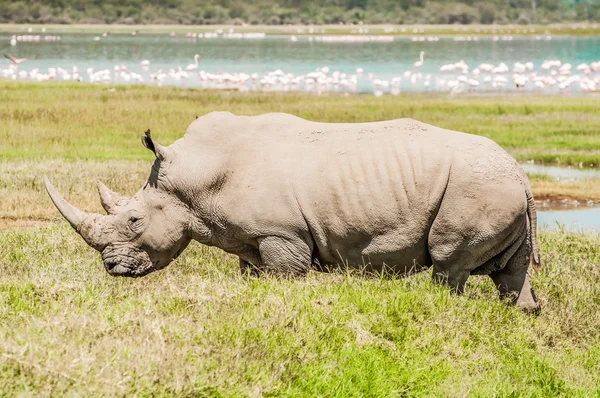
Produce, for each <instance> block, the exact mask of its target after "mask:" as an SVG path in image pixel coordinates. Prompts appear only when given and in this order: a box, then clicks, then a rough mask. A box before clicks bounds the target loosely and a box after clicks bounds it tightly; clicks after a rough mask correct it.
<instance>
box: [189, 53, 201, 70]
mask: <svg viewBox="0 0 600 398" xmlns="http://www.w3.org/2000/svg"><path fill="white" fill-rule="evenodd" d="M199 59H200V55H198V54H196V55H194V63H193V64H189V65H188V66H186V67H185V70H186V71H188V72H191V71H193V70H196V69H198V60H199Z"/></svg>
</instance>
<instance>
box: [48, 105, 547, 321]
mask: <svg viewBox="0 0 600 398" xmlns="http://www.w3.org/2000/svg"><path fill="white" fill-rule="evenodd" d="M142 142H143V143H144V145H145V146H146V147H147V148H149V149H151V150H152V151H153V152H154V153H155V155H156V159H155V161H154V163H153V165H152V170H151V172H150V176H149V178H148V181H147V182H146V184H145V185H144V187H143V188H142V189H141V190H140V191H139V192H138V193H137V194H136V195H135V196H134V197H133V198H131V199H127V198H124V197H122V196H120V195H119V194H116V193H114V192H111V191H110V190H109V189H108V188H106V187H105V186H104V185H102V183H100V182H99V183H98V187H99V192H100V198H101V201H102V205H103V207H104V209H105V210H106V211H107V213H108V215H100V214H88V213H85V212H82V211H80V210H78V209H77V208H75V207H73V206H71V205H70V204H69V203H67V202H66V201H65V200H64V199H63V198H62V197H61V196H60V194H59V193H58V192H57V191H56V190H55V189H54V187H53V186H52V185H51V183H50V182H49V181H48V179H46V180H45V183H46V188H47V190H48V193H49V194H50V197H51V198H52V200H53V202H54V204H55V205H56V207H57V208H58V210H59V211H60V212H61V214H62V215H63V216H64V217H65V218H66V219H67V220H68V221H69V223H70V224H71V225H72V226H73V228H75V230H76V231H77V232H78V233H79V234H80V235H81V236H82V237H83V239H85V241H86V242H87V243H88V244H89V245H90V246H92V247H93V248H95V249H97V250H98V251H100V252H101V253H102V258H103V261H104V266H105V268H106V270H107V271H108V272H109V273H110V274H111V275H122V276H142V275H146V274H148V273H149V272H152V271H155V270H158V269H161V268H164V267H166V266H167V265H168V264H169V263H170V262H171V261H172V260H173V259H174V258H176V257H177V256H178V255H179V254H180V253H181V252H182V251H183V250H184V249H185V247H186V246H187V245H188V243H189V242H190V240H192V239H193V240H196V241H198V242H200V243H203V244H205V245H211V246H217V247H219V248H221V249H223V250H225V251H226V252H228V253H232V254H235V255H237V256H239V259H240V266H241V268H242V271H245V270H246V271H250V272H254V273H261V272H267V273H271V274H277V275H301V274H304V273H306V272H307V271H308V270H310V269H311V268H316V269H319V270H328V269H331V267H334V266H344V267H351V268H364V269H365V270H366V271H368V272H369V271H370V272H381V271H384V270H385V271H386V272H392V273H396V274H407V273H411V272H416V271H419V270H423V269H426V268H428V267H430V266H433V279H434V280H436V281H440V282H443V283H446V284H448V285H449V286H450V287H451V288H453V290H455V291H457V292H462V291H463V288H464V285H465V282H466V280H467V278H468V276H469V275H478V274H485V275H489V276H490V277H491V278H492V280H493V281H494V283H495V284H496V286H497V287H498V289H499V292H500V295H501V296H509V297H512V299H513V302H515V303H516V304H517V305H519V306H521V307H523V308H524V309H528V310H535V309H538V308H539V306H538V303H537V301H536V299H535V296H534V294H533V291H532V290H531V288H530V285H529V279H528V275H527V270H528V267H529V265H530V263H533V265H534V266H536V265H539V258H538V253H537V249H536V212H535V204H534V201H533V197H532V195H531V190H530V186H529V182H528V180H527V177H526V175H525V174H524V172H523V170H522V169H521V168H520V166H519V165H518V163H517V162H516V161H515V160H514V159H513V158H512V157H511V156H510V155H508V154H507V153H506V152H505V151H504V150H503V149H502V148H500V147H499V146H498V145H497V144H495V143H494V142H493V141H491V140H489V139H487V138H484V137H480V136H476V135H470V134H465V133H460V132H455V131H449V130H444V129H441V128H437V127H434V126H431V125H428V124H425V123H421V122H418V121H415V120H412V119H398V120H392V121H385V122H376V123H356V124H342V123H316V122H311V121H307V120H304V119H301V118H298V117H295V116H292V115H287V114H281V113H271V114H265V115H260V116H235V115H233V114H231V113H228V112H213V113H209V114H207V115H205V116H203V117H200V118H198V119H197V120H196V121H194V122H193V123H192V124H191V125H190V126H189V128H188V129H187V132H186V134H185V136H184V137H183V138H182V139H180V140H178V141H176V142H175V143H174V144H172V145H170V146H168V147H164V146H161V145H160V144H158V143H157V142H156V141H154V140H153V139H152V137H151V135H150V132H149V131H147V132H146V135H145V136H144V137H142Z"/></svg>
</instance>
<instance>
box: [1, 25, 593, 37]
mask: <svg viewBox="0 0 600 398" xmlns="http://www.w3.org/2000/svg"><path fill="white" fill-rule="evenodd" d="M29 28H33V34H44V33H42V32H41V29H42V28H46V32H45V33H46V34H52V33H63V32H64V33H68V32H72V33H75V32H81V33H102V32H111V33H126V34H129V33H131V32H133V31H138V32H139V33H141V34H145V33H170V32H176V33H178V34H185V33H187V32H196V33H200V32H215V31H216V30H217V29H222V30H223V31H225V32H228V31H229V29H234V31H235V32H240V33H247V32H261V33H266V34H268V35H310V34H314V35H322V34H327V35H356V34H359V33H358V29H359V28H362V29H365V28H366V29H368V33H366V34H367V35H386V36H387V35H396V36H415V35H416V36H431V35H436V36H496V35H498V36H502V35H515V36H536V35H555V36H556V35H558V36H597V35H600V25H599V24H597V23H593V24H589V23H581V22H577V23H571V24H568V23H563V24H550V25H477V24H474V25H422V24H421V25H394V24H382V25H364V26H356V25H355V26H347V25H313V32H312V33H311V31H310V27H309V26H306V25H282V26H277V25H247V26H232V25H195V26H194V25H118V24H113V25H101V24H100V25H98V24H94V25H85V24H73V25H53V24H47V25H35V24H21V25H19V24H0V32H10V33H25V34H26V33H28V31H27V30H28V29H29ZM389 28H393V29H394V30H393V31H388V30H387V29H389ZM299 29H300V31H299ZM363 35H364V34H363Z"/></svg>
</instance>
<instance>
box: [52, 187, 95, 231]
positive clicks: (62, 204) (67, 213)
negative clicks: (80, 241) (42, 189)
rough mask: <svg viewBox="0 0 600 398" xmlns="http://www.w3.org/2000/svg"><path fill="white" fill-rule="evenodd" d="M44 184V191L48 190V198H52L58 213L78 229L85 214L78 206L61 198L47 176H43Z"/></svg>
mask: <svg viewBox="0 0 600 398" xmlns="http://www.w3.org/2000/svg"><path fill="white" fill-rule="evenodd" d="M44 185H45V186H46V191H48V195H50V199H52V202H53V203H54V206H56V208H57V209H58V211H59V212H60V214H62V216H63V217H64V218H66V219H67V221H68V222H69V224H71V226H72V227H73V228H75V230H77V231H79V229H78V228H79V226H80V225H81V223H82V222H83V220H85V218H86V214H85V213H84V212H82V211H81V210H79V209H78V208H76V207H75V206H73V205H72V204H70V203H69V202H67V201H66V200H65V198H63V197H62V195H61V194H59V193H58V191H57V190H56V188H54V185H52V183H51V182H50V180H49V179H48V177H45V176H44Z"/></svg>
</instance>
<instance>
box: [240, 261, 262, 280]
mask: <svg viewBox="0 0 600 398" xmlns="http://www.w3.org/2000/svg"><path fill="white" fill-rule="evenodd" d="M240 272H241V273H242V275H250V276H254V277H259V276H260V272H259V271H258V268H257V267H255V266H254V265H252V264H250V263H249V262H248V261H246V260H244V259H243V258H241V257H240Z"/></svg>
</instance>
